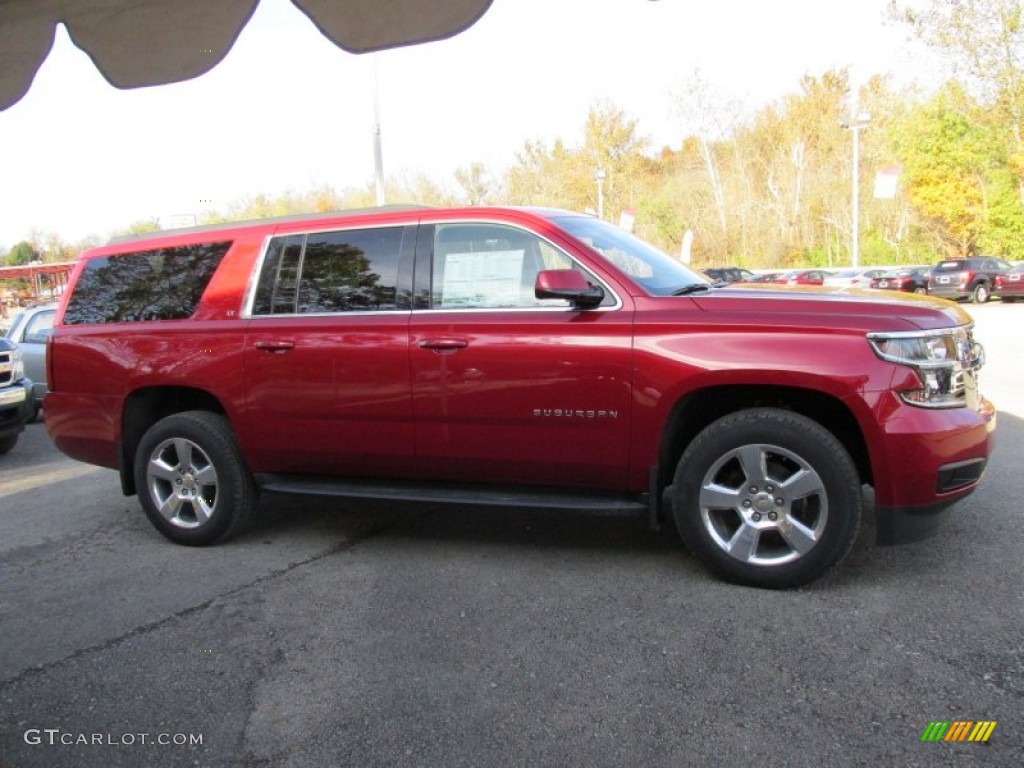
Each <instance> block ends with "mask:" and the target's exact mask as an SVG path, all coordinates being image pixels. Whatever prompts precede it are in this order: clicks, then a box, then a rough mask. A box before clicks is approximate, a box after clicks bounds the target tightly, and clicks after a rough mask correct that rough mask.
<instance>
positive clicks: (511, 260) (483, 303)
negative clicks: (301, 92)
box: [441, 251, 526, 307]
mask: <svg viewBox="0 0 1024 768" xmlns="http://www.w3.org/2000/svg"><path fill="white" fill-rule="evenodd" d="M525 253H526V252H525V251H478V252H476V253H449V254H448V255H447V256H446V257H445V260H444V280H443V282H442V287H441V290H442V294H441V295H442V298H441V306H443V307H515V306H519V304H520V296H519V293H520V288H521V287H522V283H523V258H524V256H525Z"/></svg>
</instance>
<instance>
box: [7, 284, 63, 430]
mask: <svg viewBox="0 0 1024 768" xmlns="http://www.w3.org/2000/svg"><path fill="white" fill-rule="evenodd" d="M56 312H57V305H56V304H34V305H32V306H30V307H27V308H25V309H23V310H22V311H21V312H19V313H18V314H17V315H15V317H14V322H13V324H12V325H11V328H10V330H9V331H7V338H8V339H9V340H11V341H13V342H14V343H15V344H17V345H18V349H20V350H21V357H22V361H23V363H24V365H25V375H26V376H28V377H29V378H30V379H32V381H33V382H34V386H33V390H32V394H33V398H32V399H33V401H34V403H35V406H34V412H33V419H34V418H36V417H38V416H39V410H40V409H41V408H42V405H43V395H45V394H46V338H47V337H48V336H49V335H50V331H51V330H52V329H53V317H54V315H55V314H56Z"/></svg>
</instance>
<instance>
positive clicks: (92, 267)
mask: <svg viewBox="0 0 1024 768" xmlns="http://www.w3.org/2000/svg"><path fill="white" fill-rule="evenodd" d="M230 247H231V242H230V241H221V242H214V243H196V244H194V245H182V246H177V247H174V248H158V249H154V250H149V251H136V252H133V253H123V254H117V255H112V256H104V257H101V258H96V259H90V260H89V262H88V263H87V264H86V266H85V269H84V270H83V271H82V273H81V275H79V277H78V281H77V282H76V283H75V287H74V289H73V291H72V293H71V297H70V298H69V299H68V304H67V308H66V309H65V311H64V324H65V325H79V324H89V323H124V322H138V321H146V320H180V319H185V318H188V317H191V316H192V315H193V314H194V313H195V311H196V307H197V306H198V305H199V300H200V298H202V295H203V291H205V290H206V286H207V285H209V283H210V279H211V278H212V277H213V274H214V272H216V271H217V267H218V266H219V265H220V262H221V259H223V258H224V254H226V253H227V251H228V248H230Z"/></svg>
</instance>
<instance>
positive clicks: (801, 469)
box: [672, 408, 862, 589]
mask: <svg viewBox="0 0 1024 768" xmlns="http://www.w3.org/2000/svg"><path fill="white" fill-rule="evenodd" d="M744 462H745V463H744ZM797 481H799V482H798V483H797ZM791 485H792V486H793V487H790V486H791ZM780 502H781V503H780ZM672 511H673V515H674V517H675V521H676V527H677V529H678V531H679V535H680V536H681V537H682V539H683V542H684V543H685V544H686V545H687V547H688V548H689V549H690V551H691V552H693V554H694V555H696V557H697V558H698V559H699V560H701V562H703V563H704V564H705V565H706V566H707V567H708V568H709V569H710V570H711V571H713V572H714V573H716V574H718V575H719V576H721V577H722V578H724V579H726V580H727V581H732V582H736V583H739V584H746V585H749V586H755V587H767V588H770V589H783V588H789V587H798V586H802V585H804V584H808V583H810V582H811V581H814V580H815V579H817V578H818V577H819V576H821V575H822V574H823V573H825V571H827V570H828V569H829V568H832V567H833V566H835V565H837V564H838V563H839V562H840V561H841V560H842V559H843V558H844V557H845V556H846V554H847V553H848V552H849V551H850V547H852V546H853V542H854V540H855V539H856V538H857V530H858V528H859V527H860V520H861V511H862V499H861V484H860V479H859V477H858V474H857V469H856V467H855V466H854V463H853V460H852V459H851V458H850V455H849V453H848V452H847V451H846V449H845V448H844V447H843V445H842V443H840V442H839V440H837V439H836V437H835V436H834V435H833V434H832V433H831V432H829V431H828V430H827V429H825V428H824V427H823V426H821V425H820V424H819V423H817V422H816V421H813V420H812V419H809V418H807V417H806V416H802V415H800V414H797V413H792V412H790V411H785V410H781V409H777V408H752V409H749V410H744V411H737V412H736V413H732V414H729V415H728V416H723V417H722V418H720V419H718V421H715V422H713V423H712V424H710V425H709V426H708V427H706V428H705V429H704V430H703V431H702V432H701V433H700V434H699V435H697V437H696V438H695V439H694V440H693V442H692V443H690V445H689V446H687V448H686V450H685V451H684V452H683V455H682V457H681V458H680V459H679V463H678V465H677V467H676V473H675V479H674V481H673V486H672Z"/></svg>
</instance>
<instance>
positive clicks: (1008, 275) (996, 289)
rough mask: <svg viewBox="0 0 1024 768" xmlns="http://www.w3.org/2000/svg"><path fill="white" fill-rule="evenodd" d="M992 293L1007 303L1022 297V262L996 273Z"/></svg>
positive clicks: (1023, 289)
mask: <svg viewBox="0 0 1024 768" xmlns="http://www.w3.org/2000/svg"><path fill="white" fill-rule="evenodd" d="M992 293H993V295H995V296H998V297H999V298H1000V299H1002V300H1003V301H1005V302H1006V303H1007V304H1012V303H1013V302H1015V301H1016V300H1017V299H1021V298H1024V262H1018V263H1017V265H1016V266H1015V267H1013V268H1012V269H1009V270H1007V271H1006V272H1003V273H1002V274H999V275H996V279H995V283H994V285H993V289H992Z"/></svg>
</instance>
